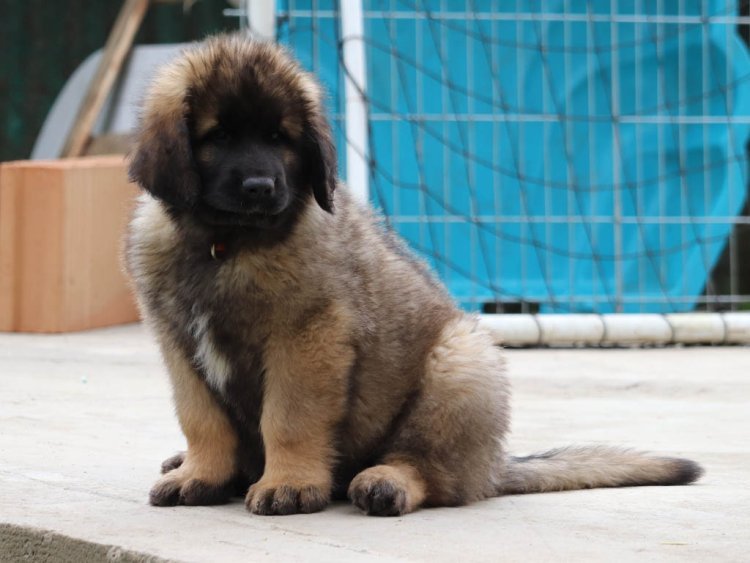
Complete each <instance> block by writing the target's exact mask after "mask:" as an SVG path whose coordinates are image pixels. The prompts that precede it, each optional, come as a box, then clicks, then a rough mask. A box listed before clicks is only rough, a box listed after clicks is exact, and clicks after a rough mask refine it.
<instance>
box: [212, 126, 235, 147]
mask: <svg viewBox="0 0 750 563" xmlns="http://www.w3.org/2000/svg"><path fill="white" fill-rule="evenodd" d="M230 137H231V135H230V134H229V131H227V130H226V129H224V128H223V127H217V128H216V129H214V130H213V131H211V133H210V134H209V135H208V139H209V140H210V141H211V142H214V143H226V142H227V141H229V139H230Z"/></svg>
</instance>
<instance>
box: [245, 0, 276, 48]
mask: <svg viewBox="0 0 750 563" xmlns="http://www.w3.org/2000/svg"><path fill="white" fill-rule="evenodd" d="M245 12H246V13H247V25H248V28H249V29H250V34H251V36H252V37H255V38H258V39H276V0H246V2H245Z"/></svg>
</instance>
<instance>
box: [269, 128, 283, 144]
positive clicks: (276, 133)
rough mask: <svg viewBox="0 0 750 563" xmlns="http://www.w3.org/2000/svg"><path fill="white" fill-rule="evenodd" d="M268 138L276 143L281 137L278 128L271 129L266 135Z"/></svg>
mask: <svg viewBox="0 0 750 563" xmlns="http://www.w3.org/2000/svg"><path fill="white" fill-rule="evenodd" d="M268 138H269V139H270V140H271V141H273V142H274V143H278V142H279V141H281V139H282V134H281V131H279V130H278V129H277V130H276V131H272V132H271V134H270V135H268Z"/></svg>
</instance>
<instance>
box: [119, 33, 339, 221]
mask: <svg viewBox="0 0 750 563" xmlns="http://www.w3.org/2000/svg"><path fill="white" fill-rule="evenodd" d="M320 92H321V90H320V88H319V86H318V85H317V83H316V82H315V80H314V79H313V78H312V76H311V75H310V74H308V73H306V72H304V71H303V70H302V69H301V68H300V67H299V65H298V64H297V63H296V62H295V61H294V60H293V59H291V58H290V57H289V55H288V54H287V53H286V52H285V51H284V50H283V49H281V48H280V47H278V46H276V45H273V44H271V43H263V42H256V41H251V40H249V39H247V38H245V37H244V36H241V35H227V36H219V37H215V38H212V39H209V40H208V41H206V42H204V43H201V44H200V45H198V46H197V47H195V48H193V49H191V50H188V51H187V52H185V53H184V54H183V55H182V56H181V57H179V58H178V59H177V60H175V61H174V62H172V63H170V64H168V65H167V66H165V67H164V68H162V69H161V72H160V73H159V74H158V75H157V77H156V79H155V80H154V82H153V83H152V85H151V88H150V89H149V91H148V94H147V96H146V98H145V101H144V104H143V110H142V115H141V122H140V127H139V129H138V131H137V133H136V142H135V146H134V149H133V155H132V161H131V164H130V177H131V179H132V180H133V181H135V182H137V183H138V184H140V185H141V186H142V187H143V188H144V189H146V190H147V191H149V192H150V193H151V194H153V195H154V196H155V197H156V198H158V199H160V200H161V201H163V202H164V203H165V204H166V205H167V206H168V208H169V209H170V211H171V212H172V213H174V214H183V213H189V214H191V215H193V216H195V217H196V218H197V219H198V220H200V221H202V222H205V223H208V224H210V225H221V226H232V227H240V228H241V227H243V226H246V227H250V228H262V229H269V228H274V227H277V226H281V225H283V224H288V223H289V221H291V220H293V216H295V215H296V214H297V213H298V212H299V210H300V209H302V208H303V207H304V205H305V204H306V202H307V201H309V199H310V196H312V197H314V199H315V201H316V202H317V203H318V205H320V207H321V208H322V209H324V210H326V211H328V212H332V211H333V192H334V189H335V187H336V181H337V169H336V150H335V148H334V145H333V140H332V136H331V129H330V126H329V124H328V121H327V119H326V118H325V116H324V114H323V108H322V102H321V93H320Z"/></svg>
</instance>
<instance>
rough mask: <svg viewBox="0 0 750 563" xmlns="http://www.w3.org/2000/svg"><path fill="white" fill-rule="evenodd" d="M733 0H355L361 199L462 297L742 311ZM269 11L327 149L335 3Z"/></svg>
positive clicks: (283, 5)
mask: <svg viewBox="0 0 750 563" xmlns="http://www.w3.org/2000/svg"><path fill="white" fill-rule="evenodd" d="M746 4H747V3H742V5H740V4H738V3H735V2H727V1H725V0H700V1H699V0H589V1H584V0H495V1H480V0H474V1H472V0H430V1H427V0H423V1H417V0H364V2H363V8H364V20H365V21H364V37H363V38H361V40H363V41H364V43H365V46H366V60H367V90H366V97H367V103H368V108H369V113H368V119H369V129H368V137H369V139H368V140H369V155H368V162H369V165H370V195H371V199H372V201H373V203H374V204H375V205H376V206H378V207H380V208H381V209H382V210H383V212H384V214H385V216H386V217H387V220H388V222H389V223H390V225H391V226H392V227H393V228H395V229H396V230H397V231H398V232H399V233H400V234H401V235H402V236H403V237H404V238H406V240H407V241H408V242H409V243H410V244H411V245H412V246H413V247H414V248H415V249H416V250H417V252H419V253H420V254H422V255H423V256H424V257H425V258H426V259H427V260H428V261H429V262H431V264H432V266H433V267H434V269H435V270H436V272H437V273H438V274H439V275H440V277H441V278H442V279H443V280H444V281H445V282H446V284H447V285H448V287H449V289H450V290H451V292H452V293H453V294H454V296H455V297H456V298H457V299H458V301H459V302H460V303H461V304H462V305H463V306H464V307H466V308H467V309H470V310H483V311H485V312H494V311H510V312H531V313H534V312H543V313H544V312H548V313H557V312H560V313H570V312H594V313H611V312H643V313H653V312H658V313H669V312H683V311H690V310H695V309H707V310H722V311H723V310H739V309H745V308H747V306H748V303H750V295H749V294H750V287H749V286H750V283H748V280H749V279H750V271H749V270H748V265H747V264H746V262H747V258H746V257H747V256H748V255H749V254H750V218H748V213H747V199H748V198H747V196H748V182H747V163H746V160H747V154H746V144H747V140H748V135H750V57H749V56H748V52H747V48H746V45H745V43H744V42H743V39H742V34H743V33H746V30H747V26H748V23H749V22H750V18H748V17H747V14H746V13H743V12H746V9H747V6H746ZM277 10H278V17H277V37H278V38H279V40H280V41H282V42H284V43H287V44H288V45H289V46H290V47H291V48H292V49H293V50H294V52H295V54H296V55H297V56H298V57H299V58H300V59H301V60H302V62H303V64H304V65H305V66H307V67H308V68H310V69H313V70H314V71H315V72H317V73H318V75H319V76H320V77H321V79H322V81H323V82H324V84H325V86H326V87H327V89H328V91H329V93H330V106H329V110H330V114H331V116H332V119H333V121H334V125H335V129H336V133H337V137H338V142H339V147H343V146H344V143H346V134H345V131H346V129H345V124H344V121H343V119H344V117H343V116H344V107H343V103H344V101H343V91H344V87H343V80H344V76H345V74H346V72H347V68H346V67H345V65H344V64H343V58H342V56H341V53H342V40H341V32H340V25H339V16H340V12H339V5H338V2H335V1H332V0H329V1H326V0H298V1H295V0H286V1H282V2H278V3H277ZM344 153H345V151H343V150H341V151H340V154H341V160H342V162H341V168H342V172H343V175H344V177H345V176H346V162H345V160H346V159H345V154H344Z"/></svg>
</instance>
